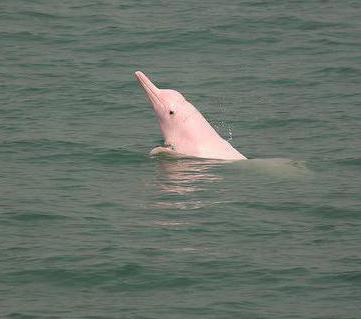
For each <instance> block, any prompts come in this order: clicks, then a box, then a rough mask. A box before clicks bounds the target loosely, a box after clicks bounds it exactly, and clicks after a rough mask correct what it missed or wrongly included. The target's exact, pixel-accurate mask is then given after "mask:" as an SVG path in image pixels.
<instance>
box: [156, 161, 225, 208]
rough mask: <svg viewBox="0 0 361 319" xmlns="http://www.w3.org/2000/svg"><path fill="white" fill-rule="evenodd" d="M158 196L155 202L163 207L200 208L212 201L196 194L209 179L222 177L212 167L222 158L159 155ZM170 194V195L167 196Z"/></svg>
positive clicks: (210, 180)
mask: <svg viewBox="0 0 361 319" xmlns="http://www.w3.org/2000/svg"><path fill="white" fill-rule="evenodd" d="M158 160H159V162H158V164H159V178H158V183H157V186H158V190H159V200H158V201H157V202H156V204H155V206H156V207H157V208H162V209H190V210H193V209H199V208H202V207H205V206H208V205H213V204H214V203H213V202H212V203H210V202H209V200H206V199H204V198H202V199H201V196H199V197H198V196H196V193H197V192H200V191H203V190H206V189H207V185H209V183H210V182H212V183H214V182H217V181H220V180H222V177H221V176H220V175H217V173H215V168H216V167H217V166H219V165H220V164H221V163H222V162H220V161H216V160H206V159H177V160H175V159H169V158H159V159H158ZM167 195H170V196H167Z"/></svg>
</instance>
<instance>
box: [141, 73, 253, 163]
mask: <svg viewBox="0 0 361 319" xmlns="http://www.w3.org/2000/svg"><path fill="white" fill-rule="evenodd" d="M135 76H136V78H137V79H138V81H139V82H140V84H141V85H142V87H143V88H144V90H145V92H146V94H147V96H148V98H149V100H150V102H151V104H152V105H153V109H154V112H155V114H156V116H157V118H158V121H159V125H160V130H161V132H162V134H163V137H164V144H165V145H164V147H156V148H155V149H153V150H152V151H151V154H158V153H168V154H172V155H178V156H182V155H183V156H192V157H201V158H210V159H222V160H242V159H247V158H246V157H245V156H243V155H242V154H241V153H239V152H238V151H237V150H236V149H234V148H233V147H232V145H231V144H229V143H228V142H227V141H225V140H224V139H223V138H222V137H220V136H219V134H218V133H217V132H216V131H215V129H214V128H213V127H212V126H211V125H210V124H209V123H208V122H207V120H206V119H205V118H204V117H203V115H202V114H201V113H200V112H199V111H198V110H197V109H196V108H195V107H194V106H193V105H192V104H191V103H190V102H188V101H187V100H186V99H185V98H184V97H183V95H182V94H180V93H179V92H177V91H174V90H165V89H158V88H157V87H156V86H155V85H154V84H153V83H152V82H151V81H150V80H149V79H148V77H147V76H146V75H145V74H144V73H142V72H140V71H137V72H135Z"/></svg>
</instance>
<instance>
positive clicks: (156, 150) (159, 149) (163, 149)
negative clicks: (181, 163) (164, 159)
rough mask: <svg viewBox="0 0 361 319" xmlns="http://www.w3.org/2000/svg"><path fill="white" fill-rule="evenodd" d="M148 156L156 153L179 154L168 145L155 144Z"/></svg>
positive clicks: (156, 154)
mask: <svg viewBox="0 0 361 319" xmlns="http://www.w3.org/2000/svg"><path fill="white" fill-rule="evenodd" d="M149 155H150V156H158V155H170V156H179V154H178V153H177V152H176V151H174V150H172V149H171V148H170V147H165V146H157V147H155V148H153V149H152V150H151V151H150V153H149Z"/></svg>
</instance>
